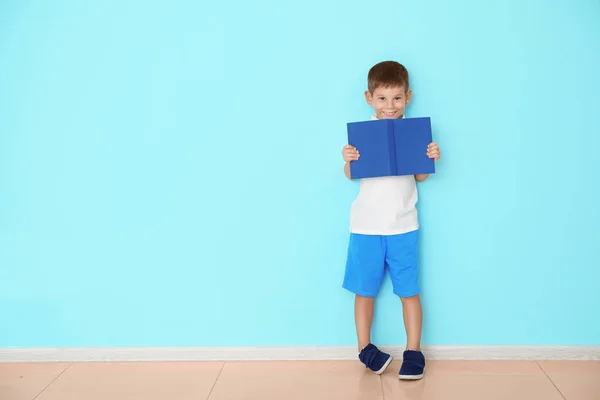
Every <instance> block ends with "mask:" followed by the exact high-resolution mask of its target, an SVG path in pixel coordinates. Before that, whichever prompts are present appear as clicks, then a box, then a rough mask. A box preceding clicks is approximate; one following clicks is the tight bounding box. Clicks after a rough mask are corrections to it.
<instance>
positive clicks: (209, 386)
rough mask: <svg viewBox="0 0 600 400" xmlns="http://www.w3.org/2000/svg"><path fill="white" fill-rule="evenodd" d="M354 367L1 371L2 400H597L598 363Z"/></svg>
mask: <svg viewBox="0 0 600 400" xmlns="http://www.w3.org/2000/svg"><path fill="white" fill-rule="evenodd" d="M399 367H400V364H399V362H398V361H394V362H393V363H392V364H391V365H390V367H389V368H388V369H387V371H386V372H385V373H384V374H383V375H381V376H377V375H374V374H373V373H370V372H369V371H367V370H365V368H363V367H362V366H361V364H359V363H358V362H355V361H322V362H312V361H296V362H293V361H285V362H283V361H281V362H225V363H223V362H160V363H74V364H63V363H48V364H30V363H23V364H0V400H33V399H35V400H57V399H60V400H100V399H102V400H122V399H144V400H158V399H161V400H162V399H168V400H179V399H181V400H184V399H194V400H199V399H200V400H206V399H210V400H270V399H277V400H299V399H302V400H305V399H307V400H308V399H310V400H319V399H327V400H337V399H339V400H342V399H343V400H359V399H368V400H383V399H394V400H408V399H410V400H413V399H415V400H434V399H435V400H453V399H460V400H471V399H473V400H496V399H502V400H504V399H507V400H521V399H523V400H554V399H556V400H561V399H567V400H600V361H537V362H536V361H429V362H428V366H427V372H426V375H425V378H424V379H423V380H421V381H417V382H403V381H399V380H398V378H397V376H396V374H397V372H398V369H399Z"/></svg>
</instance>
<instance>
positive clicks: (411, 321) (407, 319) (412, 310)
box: [400, 295, 423, 351]
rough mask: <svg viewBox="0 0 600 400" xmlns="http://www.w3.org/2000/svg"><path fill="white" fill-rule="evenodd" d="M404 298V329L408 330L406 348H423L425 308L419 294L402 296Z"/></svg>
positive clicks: (401, 298)
mask: <svg viewBox="0 0 600 400" xmlns="http://www.w3.org/2000/svg"><path fill="white" fill-rule="evenodd" d="M400 300H402V314H403V316H404V329H405V330H406V339H407V341H406V349H407V350H418V351H420V350H421V332H422V326H423V310H422V308H421V298H420V297H419V295H416V296H412V297H400Z"/></svg>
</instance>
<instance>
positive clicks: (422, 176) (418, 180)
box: [415, 174, 429, 182]
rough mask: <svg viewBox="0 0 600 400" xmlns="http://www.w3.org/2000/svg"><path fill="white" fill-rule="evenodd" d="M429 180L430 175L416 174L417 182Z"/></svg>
mask: <svg viewBox="0 0 600 400" xmlns="http://www.w3.org/2000/svg"><path fill="white" fill-rule="evenodd" d="M427 178H429V174H415V180H416V181H417V182H423V181H424V180H425V179H427Z"/></svg>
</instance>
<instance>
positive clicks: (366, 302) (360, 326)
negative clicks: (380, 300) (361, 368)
mask: <svg viewBox="0 0 600 400" xmlns="http://www.w3.org/2000/svg"><path fill="white" fill-rule="evenodd" d="M374 303H375V299H374V298H373V297H363V296H360V295H358V294H357V295H356V298H355V299H354V321H355V323H356V336H357V337H358V351H359V352H360V351H361V350H362V349H364V348H365V347H367V346H368V345H369V343H371V325H372V323H373V309H374V307H373V305H374Z"/></svg>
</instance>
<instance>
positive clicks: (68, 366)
mask: <svg viewBox="0 0 600 400" xmlns="http://www.w3.org/2000/svg"><path fill="white" fill-rule="evenodd" d="M71 365H73V364H72V363H71V364H69V365H67V368H65V369H64V370H63V371H62V372H61V373H60V374H58V376H57V377H56V378H54V379H52V381H51V382H50V383H49V384H47V385H46V387H45V388H43V389H42V391H41V392H39V393H38V394H37V395H36V396H35V397H34V398H33V400H35V399H37V398H38V397H40V396H41V395H42V393H44V392H45V391H46V389H48V388H49V387H50V385H52V384H53V383H54V382H56V380H57V379H58V378H60V377H61V376H62V375H63V374H64V373H65V372H67V370H68V369H69V368H71Z"/></svg>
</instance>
